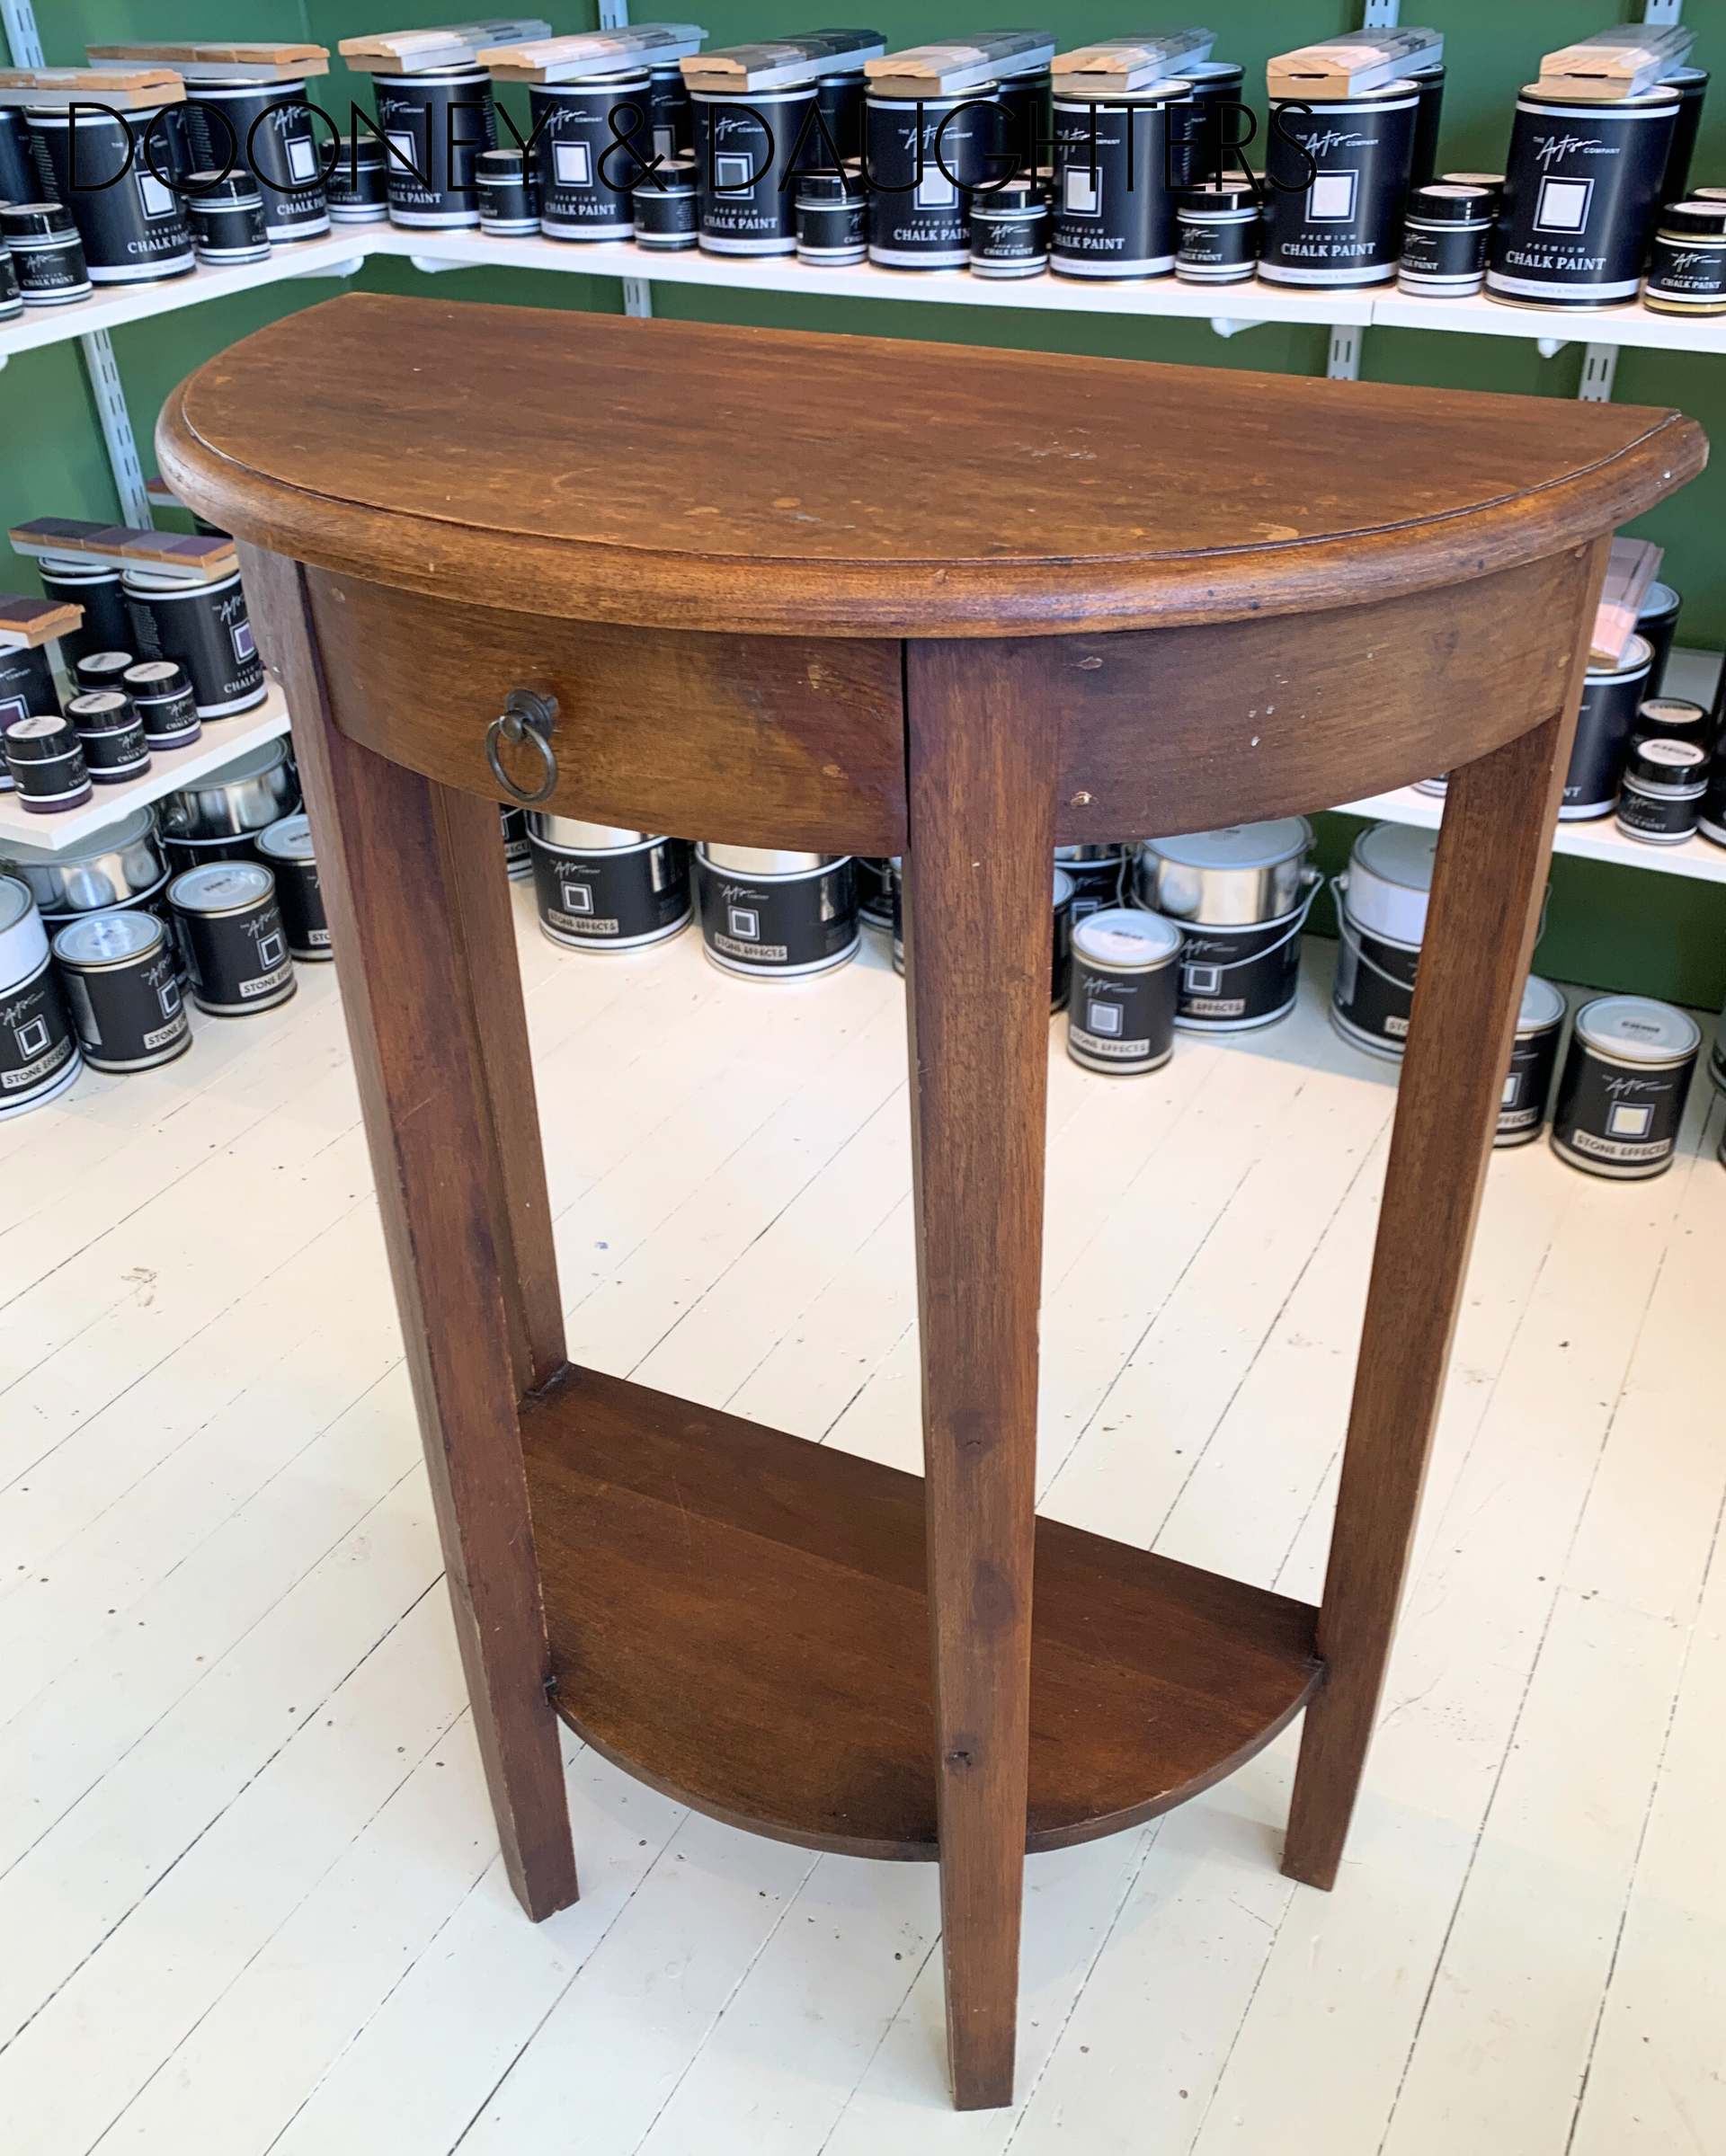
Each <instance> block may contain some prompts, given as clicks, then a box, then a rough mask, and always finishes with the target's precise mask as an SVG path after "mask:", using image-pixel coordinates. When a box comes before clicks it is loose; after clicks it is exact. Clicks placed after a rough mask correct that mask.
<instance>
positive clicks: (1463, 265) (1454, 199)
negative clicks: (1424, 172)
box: [1396, 180, 1495, 299]
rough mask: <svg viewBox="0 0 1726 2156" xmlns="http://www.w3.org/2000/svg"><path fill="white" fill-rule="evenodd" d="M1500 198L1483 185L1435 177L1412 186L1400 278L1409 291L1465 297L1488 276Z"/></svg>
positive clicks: (1402, 285)
mask: <svg viewBox="0 0 1726 2156" xmlns="http://www.w3.org/2000/svg"><path fill="white" fill-rule="evenodd" d="M1494 201H1495V198H1494V197H1493V196H1492V195H1491V194H1490V193H1489V192H1488V191H1487V190H1486V189H1485V188H1484V187H1465V186H1463V185H1460V184H1459V183H1458V182H1456V181H1455V180H1435V181H1432V182H1429V183H1428V185H1426V186H1424V187H1416V188H1414V189H1412V190H1411V191H1410V195H1409V211H1408V216H1407V217H1405V218H1404V220H1403V225H1402V260H1401V263H1400V264H1399V265H1398V267H1397V272H1396V281H1397V284H1398V285H1399V286H1400V288H1401V289H1402V290H1403V291H1405V292H1419V293H1427V294H1430V295H1434V296H1436V297H1439V298H1444V299H1449V298H1461V297H1465V296H1466V295H1467V294H1468V293H1470V292H1478V291H1479V290H1480V288H1481V284H1482V283H1483V281H1484V280H1485V277H1486V243H1487V239H1488V236H1489V235H1490V233H1491V230H1492V220H1493V215H1494Z"/></svg>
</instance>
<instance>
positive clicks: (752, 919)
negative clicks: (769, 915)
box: [725, 906, 761, 944]
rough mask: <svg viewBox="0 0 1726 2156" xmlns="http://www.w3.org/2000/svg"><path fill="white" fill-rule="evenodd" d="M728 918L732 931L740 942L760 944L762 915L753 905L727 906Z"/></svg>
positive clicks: (726, 914) (726, 913)
mask: <svg viewBox="0 0 1726 2156" xmlns="http://www.w3.org/2000/svg"><path fill="white" fill-rule="evenodd" d="M725 916H726V918H727V919H728V920H729V921H730V923H731V932H732V934H733V935H734V936H735V937H736V938H737V941H738V942H739V943H740V944H758V943H760V942H761V915H760V914H759V913H757V912H756V910H755V909H754V908H753V907H752V906H727V907H726V908H725Z"/></svg>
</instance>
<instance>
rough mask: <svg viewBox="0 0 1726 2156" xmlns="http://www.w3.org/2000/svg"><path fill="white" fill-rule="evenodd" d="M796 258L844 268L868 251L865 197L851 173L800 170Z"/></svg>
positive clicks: (859, 179)
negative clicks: (804, 171)
mask: <svg viewBox="0 0 1726 2156" xmlns="http://www.w3.org/2000/svg"><path fill="white" fill-rule="evenodd" d="M796 196H797V202H796V214H797V260H798V261H799V262H813V263H814V265H815V266H816V267H817V268H818V269H824V270H839V269H844V268H845V267H847V266H848V265H849V264H850V263H852V262H861V261H862V260H863V258H864V256H865V254H866V253H867V252H868V243H869V199H868V196H867V193H866V192H865V191H864V188H863V183H862V180H861V177H860V176H859V175H858V174H856V173H844V172H838V173H800V174H799V175H798V178H797V182H796Z"/></svg>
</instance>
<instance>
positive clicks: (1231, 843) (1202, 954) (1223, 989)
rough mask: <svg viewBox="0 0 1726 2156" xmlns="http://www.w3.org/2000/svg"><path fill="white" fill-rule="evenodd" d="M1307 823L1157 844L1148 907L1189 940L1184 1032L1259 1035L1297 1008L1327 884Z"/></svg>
mask: <svg viewBox="0 0 1726 2156" xmlns="http://www.w3.org/2000/svg"><path fill="white" fill-rule="evenodd" d="M1311 847H1312V825H1311V824H1310V823H1308V822H1307V821H1306V819H1305V818H1304V817H1303V816H1284V817H1278V818H1276V819H1274V820H1272V821H1268V822H1265V823H1240V824H1229V825H1225V826H1223V828H1222V829H1221V830H1212V831H1189V832H1187V833H1185V834H1184V835H1182V836H1180V837H1178V838H1152V839H1147V840H1146V841H1145V843H1144V845H1143V847H1141V848H1140V850H1139V858H1138V864H1137V866H1136V868H1135V871H1134V892H1135V896H1136V898H1137V901H1138V903H1139V904H1140V905H1142V906H1143V907H1145V908H1147V909H1150V910H1151V911H1152V912H1154V913H1160V914H1163V915H1165V916H1167V917H1169V918H1172V919H1175V920H1178V921H1179V923H1180V925H1181V927H1183V928H1184V929H1185V930H1186V942H1185V943H1184V945H1182V948H1181V954H1180V966H1179V1002H1178V1005H1177V1008H1176V1016H1175V1023H1176V1025H1179V1026H1180V1027H1182V1028H1183V1029H1184V1030H1186V1031H1188V1032H1191V1033H1250V1032H1251V1031H1253V1030H1254V1029H1255V1028H1257V1027H1259V1026H1261V1025H1276V1023H1277V1020H1278V1019H1280V1018H1286V1017H1287V1016H1288V1014H1289V1012H1290V1011H1292V1010H1293V1009H1294V1007H1295V997H1296V995H1297V993H1298V992H1299V989H1300V979H1301V930H1302V929H1303V927H1305V925H1306V917H1307V915H1308V914H1309V913H1310V912H1311V911H1312V901H1313V897H1314V895H1315V893H1316V892H1317V890H1318V878H1317V876H1316V875H1315V874H1313V872H1312V870H1311V869H1309V868H1308V866H1307V855H1308V852H1309V850H1310V848H1311Z"/></svg>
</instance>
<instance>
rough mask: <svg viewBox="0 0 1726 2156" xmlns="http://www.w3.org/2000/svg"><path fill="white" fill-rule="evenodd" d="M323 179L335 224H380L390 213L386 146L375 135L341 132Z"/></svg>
mask: <svg viewBox="0 0 1726 2156" xmlns="http://www.w3.org/2000/svg"><path fill="white" fill-rule="evenodd" d="M336 152H337V155H336V156H335V158H334V161H333V162H332V163H331V164H330V166H329V170H328V172H327V173H326V174H325V181H324V192H325V199H326V200H328V203H329V206H330V220H331V222H332V224H334V225H381V224H382V223H383V222H384V221H385V219H386V218H387V217H388V216H389V192H388V182H387V178H386V174H385V167H386V166H387V164H388V163H389V150H388V147H387V145H386V144H384V143H382V142H379V141H378V138H377V137H376V136H375V135H360V136H353V135H343V137H341V138H340V139H339V140H338V142H337V143H336Z"/></svg>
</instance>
